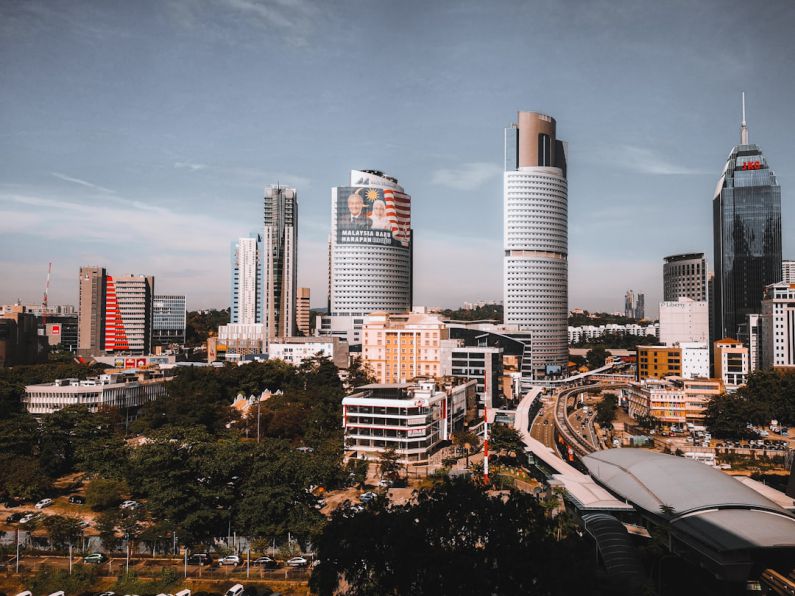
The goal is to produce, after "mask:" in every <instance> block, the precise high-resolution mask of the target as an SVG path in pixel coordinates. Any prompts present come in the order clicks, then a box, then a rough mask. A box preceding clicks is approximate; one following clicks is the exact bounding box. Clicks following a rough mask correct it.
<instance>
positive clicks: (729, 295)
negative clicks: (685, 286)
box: [712, 94, 782, 339]
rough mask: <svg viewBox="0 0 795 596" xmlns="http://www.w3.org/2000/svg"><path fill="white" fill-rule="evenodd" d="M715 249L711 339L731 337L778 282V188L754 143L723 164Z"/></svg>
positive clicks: (744, 143)
mask: <svg viewBox="0 0 795 596" xmlns="http://www.w3.org/2000/svg"><path fill="white" fill-rule="evenodd" d="M712 213H713V228H714V237H713V240H714V247H715V308H714V325H715V331H714V333H715V335H714V336H715V338H716V339H720V338H724V337H728V338H732V337H736V336H737V334H738V327H739V326H740V325H741V324H743V323H745V320H746V316H747V315H749V314H754V313H759V312H761V311H760V308H761V305H762V293H763V291H764V289H765V287H766V286H768V285H769V284H773V283H776V282H778V281H780V280H781V274H782V271H781V187H780V186H779V185H778V182H777V181H776V175H775V173H774V172H773V170H771V169H770V166H769V165H768V163H767V159H766V158H765V155H764V154H763V153H762V150H761V149H760V148H759V147H758V146H757V145H752V144H749V142H748V127H747V125H746V122H745V95H744V94H743V119H742V124H741V125H740V144H739V145H737V146H735V147H734V148H733V149H732V151H731V153H730V154H729V157H728V159H727V161H726V165H725V166H724V168H723V173H722V174H721V177H720V180H719V181H718V186H717V188H716V190H715V198H714V199H713V201H712Z"/></svg>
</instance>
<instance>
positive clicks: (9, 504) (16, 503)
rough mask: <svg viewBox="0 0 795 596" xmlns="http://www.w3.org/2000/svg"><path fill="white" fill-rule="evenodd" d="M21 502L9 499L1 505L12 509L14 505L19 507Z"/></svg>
mask: <svg viewBox="0 0 795 596" xmlns="http://www.w3.org/2000/svg"><path fill="white" fill-rule="evenodd" d="M21 504H22V503H20V502H19V501H15V500H13V499H11V500H9V501H6V502H5V503H3V507H5V508H6V509H13V508H14V507H19V506H20V505H21Z"/></svg>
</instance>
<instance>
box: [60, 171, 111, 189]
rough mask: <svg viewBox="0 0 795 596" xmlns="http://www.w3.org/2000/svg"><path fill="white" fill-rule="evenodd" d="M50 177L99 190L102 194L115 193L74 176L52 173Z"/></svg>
mask: <svg viewBox="0 0 795 596" xmlns="http://www.w3.org/2000/svg"><path fill="white" fill-rule="evenodd" d="M50 175H52V176H55V177H56V178H58V179H60V180H64V181H65V182H71V183H72V184H79V185H80V186H85V187H86V188H90V189H92V190H98V191H100V192H107V193H115V192H116V191H115V190H111V189H109V188H105V187H104V186H99V185H98V184H94V183H93V182H88V181H86V180H81V179H80V178H74V177H72V176H67V175H66V174H60V173H58V172H50Z"/></svg>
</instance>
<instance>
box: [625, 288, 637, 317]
mask: <svg viewBox="0 0 795 596" xmlns="http://www.w3.org/2000/svg"><path fill="white" fill-rule="evenodd" d="M624 317H625V318H627V319H634V318H635V293H634V292H633V291H632V290H627V293H626V294H624Z"/></svg>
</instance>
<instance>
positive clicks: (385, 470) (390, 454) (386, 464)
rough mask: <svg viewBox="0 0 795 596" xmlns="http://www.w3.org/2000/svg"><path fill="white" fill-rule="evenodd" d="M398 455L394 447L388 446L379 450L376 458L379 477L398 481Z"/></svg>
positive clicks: (399, 468) (399, 467)
mask: <svg viewBox="0 0 795 596" xmlns="http://www.w3.org/2000/svg"><path fill="white" fill-rule="evenodd" d="M399 458H400V456H399V455H398V453H397V451H395V448H394V447H389V448H388V449H385V450H384V451H382V452H381V455H380V456H379V458H378V473H379V474H380V475H381V478H384V479H386V480H389V481H390V482H393V483H394V482H398V481H399V480H400V470H401V468H402V466H401V465H400V462H399V461H398V460H399Z"/></svg>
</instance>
